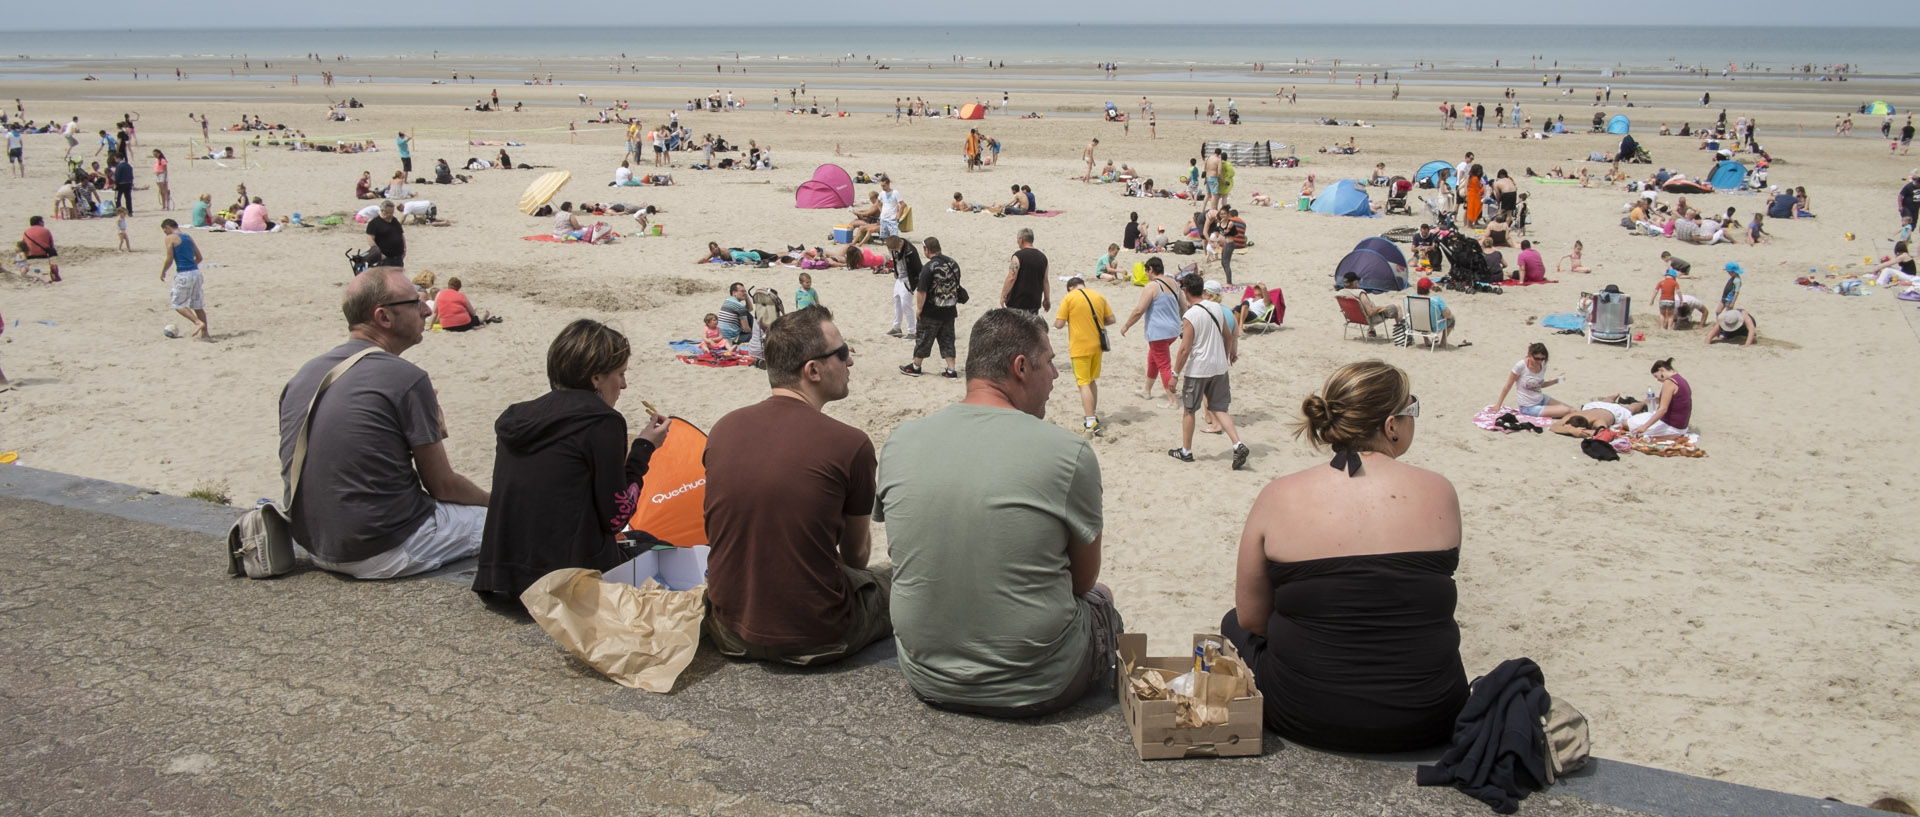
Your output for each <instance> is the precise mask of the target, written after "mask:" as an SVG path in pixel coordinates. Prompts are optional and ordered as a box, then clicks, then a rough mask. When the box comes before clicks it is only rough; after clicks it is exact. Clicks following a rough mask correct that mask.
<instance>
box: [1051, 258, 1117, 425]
mask: <svg viewBox="0 0 1920 817" xmlns="http://www.w3.org/2000/svg"><path fill="white" fill-rule="evenodd" d="M1112 325H1113V308H1112V307H1110V306H1108V305H1107V299H1106V296H1103V295H1101V294H1100V293H1098V292H1093V291H1091V290H1088V289H1087V282H1086V281H1085V280H1084V279H1082V278H1081V277H1080V276H1078V275H1076V276H1074V277H1072V278H1069V279H1067V293H1066V295H1065V296H1064V297H1062V298H1061V299H1060V311H1059V312H1058V313H1057V314H1055V315H1054V316H1053V328H1055V329H1063V328H1064V329H1066V330H1067V356H1068V357H1070V358H1072V359H1073V382H1074V383H1075V384H1077V385H1078V386H1079V387H1080V406H1081V407H1082V408H1083V409H1085V410H1086V415H1087V419H1086V426H1085V430H1086V433H1088V434H1090V435H1098V434H1099V433H1100V432H1101V428H1100V418H1099V415H1098V413H1097V412H1096V411H1095V409H1096V407H1097V406H1098V404H1099V402H1100V388H1099V383H1098V381H1099V379H1100V353H1101V352H1102V351H1104V350H1105V349H1104V347H1105V346H1106V327H1108V326H1112Z"/></svg>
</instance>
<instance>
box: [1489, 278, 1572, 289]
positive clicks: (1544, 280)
mask: <svg viewBox="0 0 1920 817" xmlns="http://www.w3.org/2000/svg"><path fill="white" fill-rule="evenodd" d="M1557 283H1560V282H1559V281H1555V280H1553V279H1551V278H1542V279H1540V280H1538V281H1511V280H1509V281H1501V282H1500V285H1501V286H1503V287H1530V286H1533V285H1535V284H1557Z"/></svg>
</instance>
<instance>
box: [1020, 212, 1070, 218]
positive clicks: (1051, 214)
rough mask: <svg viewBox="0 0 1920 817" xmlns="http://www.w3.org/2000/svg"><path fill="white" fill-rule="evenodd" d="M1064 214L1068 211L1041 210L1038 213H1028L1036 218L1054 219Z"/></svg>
mask: <svg viewBox="0 0 1920 817" xmlns="http://www.w3.org/2000/svg"><path fill="white" fill-rule="evenodd" d="M1064 212H1066V211H1065V210H1041V211H1040V212H1038V213H1028V214H1027V215H1030V216H1033V217H1034V218H1053V217H1054V216H1057V215H1060V214H1061V213H1064Z"/></svg>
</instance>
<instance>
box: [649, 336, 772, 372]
mask: <svg viewBox="0 0 1920 817" xmlns="http://www.w3.org/2000/svg"><path fill="white" fill-rule="evenodd" d="M667 348H669V349H672V350H673V356H674V357H677V358H679V359H680V362H681V363H691V364H693V365H695V366H706V367H707V368H710V369H726V368H731V367H734V366H751V365H753V358H751V357H748V356H746V355H743V354H739V355H734V356H733V357H720V356H719V355H716V354H714V353H712V352H704V351H701V349H700V342H699V341H697V340H676V341H672V342H670V343H668V344H667Z"/></svg>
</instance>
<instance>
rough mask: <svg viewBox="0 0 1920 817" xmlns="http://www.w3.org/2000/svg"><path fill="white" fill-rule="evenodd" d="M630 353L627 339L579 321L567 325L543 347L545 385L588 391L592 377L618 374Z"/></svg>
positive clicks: (593, 322)
mask: <svg viewBox="0 0 1920 817" xmlns="http://www.w3.org/2000/svg"><path fill="white" fill-rule="evenodd" d="M632 353H633V347H632V346H631V345H630V344H628V343H627V336H625V335H622V334H620V332H619V331H618V330H616V329H614V328H613V327H611V326H608V325H606V324H604V323H601V322H599V321H596V320H589V319H587V318H581V319H579V320H577V321H574V322H573V323H570V324H567V328H565V329H562V330H560V334H559V336H557V337H555V338H554V339H553V345H551V346H548V347H547V382H548V384H549V385H551V386H552V387H553V388H555V389H591V388H593V376H594V375H598V374H612V373H614V372H617V371H620V367H622V366H625V365H627V358H628V356H630V355H631V354H632Z"/></svg>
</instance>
